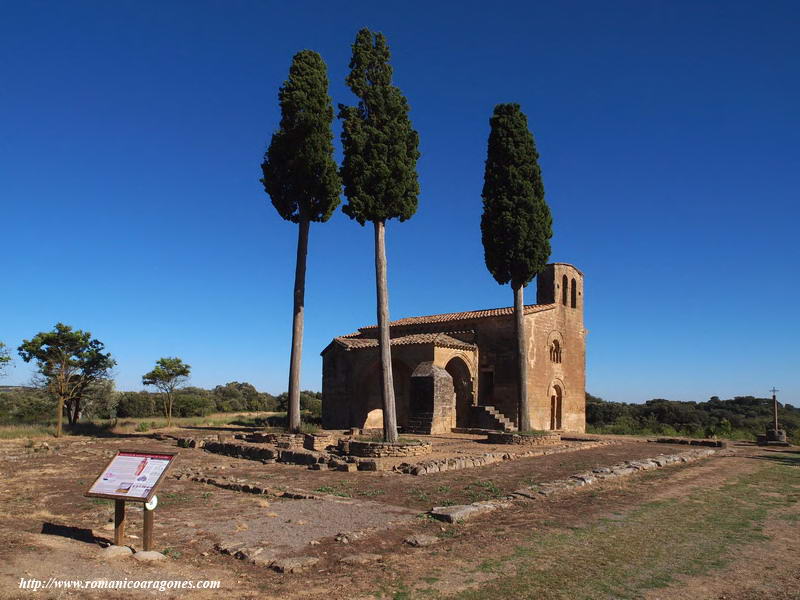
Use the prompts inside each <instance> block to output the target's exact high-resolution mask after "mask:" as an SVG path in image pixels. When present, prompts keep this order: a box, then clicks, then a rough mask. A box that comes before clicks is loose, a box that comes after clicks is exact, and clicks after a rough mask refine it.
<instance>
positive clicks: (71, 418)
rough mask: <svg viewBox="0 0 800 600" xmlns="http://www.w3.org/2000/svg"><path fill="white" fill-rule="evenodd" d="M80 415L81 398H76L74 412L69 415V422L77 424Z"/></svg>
mask: <svg viewBox="0 0 800 600" xmlns="http://www.w3.org/2000/svg"><path fill="white" fill-rule="evenodd" d="M80 415H81V399H80V398H76V399H75V400H73V405H72V414H70V415H67V416H68V417H69V424H70V425H75V423H77V422H78V418H79V417H80Z"/></svg>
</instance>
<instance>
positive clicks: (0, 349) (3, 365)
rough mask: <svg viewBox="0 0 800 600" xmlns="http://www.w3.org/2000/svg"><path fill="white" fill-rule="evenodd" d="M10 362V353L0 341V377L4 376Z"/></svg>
mask: <svg viewBox="0 0 800 600" xmlns="http://www.w3.org/2000/svg"><path fill="white" fill-rule="evenodd" d="M10 364H11V354H10V353H9V351H8V347H7V346H6V345H5V344H4V343H3V342H0V377H5V376H6V375H7V370H8V367H9V365H10Z"/></svg>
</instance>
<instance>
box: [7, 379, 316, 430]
mask: <svg viewBox="0 0 800 600" xmlns="http://www.w3.org/2000/svg"><path fill="white" fill-rule="evenodd" d="M56 402H57V400H56V399H55V398H54V397H53V396H52V395H51V394H49V393H48V391H47V389H41V388H34V387H6V388H0V424H3V425H5V424H16V423H44V422H51V421H52V420H53V417H54V416H55V413H56ZM287 404H288V394H287V393H286V392H284V393H283V394H280V395H279V396H273V395H272V394H268V393H266V392H259V391H258V390H256V388H255V387H253V385H252V384H250V383H246V382H238V381H231V382H229V383H226V384H225V385H218V386H216V387H215V388H214V389H212V390H207V389H203V388H199V387H185V388H181V389H178V390H175V391H174V393H173V406H172V416H174V417H204V416H207V415H210V414H212V413H235V412H262V411H264V412H267V411H274V412H285V411H286V409H287ZM300 408H301V410H303V411H307V414H308V415H309V417H316V418H319V417H320V416H321V415H322V394H321V393H320V392H313V391H309V390H303V391H301V392H300ZM82 411H83V412H82V415H81V417H82V420H97V419H114V418H141V417H164V408H163V395H162V394H160V393H154V392H148V391H141V392H119V391H115V390H114V382H113V381H110V380H106V381H103V382H100V383H98V384H97V385H95V386H93V387H92V388H90V389H89V390H88V391H87V392H86V394H85V395H84V397H83V403H82Z"/></svg>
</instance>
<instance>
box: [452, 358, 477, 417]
mask: <svg viewBox="0 0 800 600" xmlns="http://www.w3.org/2000/svg"><path fill="white" fill-rule="evenodd" d="M445 371H447V372H448V373H449V374H450V377H452V378H453V390H454V393H455V411H456V427H469V421H470V410H471V406H472V399H473V381H474V374H473V372H472V369H471V368H470V365H469V363H468V362H467V361H465V360H464V357H462V356H454V357H453V358H451V359H450V360H449V361H448V362H447V364H446V365H445Z"/></svg>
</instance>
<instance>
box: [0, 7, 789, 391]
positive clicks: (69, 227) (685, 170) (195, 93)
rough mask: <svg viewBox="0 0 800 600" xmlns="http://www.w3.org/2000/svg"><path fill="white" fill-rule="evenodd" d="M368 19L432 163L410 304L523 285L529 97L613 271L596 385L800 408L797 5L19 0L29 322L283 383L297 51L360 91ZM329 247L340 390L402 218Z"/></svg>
mask: <svg viewBox="0 0 800 600" xmlns="http://www.w3.org/2000/svg"><path fill="white" fill-rule="evenodd" d="M363 26H367V27H370V28H372V29H374V30H379V31H382V32H383V33H384V34H386V36H387V37H388V40H389V44H390V47H391V50H392V64H393V67H394V71H395V83H396V84H397V85H398V86H399V87H400V88H401V89H402V90H403V92H404V93H405V95H406V96H407V98H408V100H409V103H410V105H411V107H412V112H411V118H412V121H413V124H414V126H415V128H416V129H417V130H418V131H419V134H420V150H421V152H422V157H421V159H420V161H419V165H418V167H419V169H418V170H419V177H420V184H421V195H420V199H419V210H418V212H417V214H416V215H415V216H414V217H413V218H412V219H411V220H410V221H407V222H406V223H397V222H396V221H392V222H390V223H389V225H388V228H387V252H388V258H389V285H390V288H389V289H390V309H391V316H392V318H401V317H405V316H412V315H417V314H432V313H438V312H451V311H460V310H470V309H477V308H489V307H496V306H508V305H510V304H511V302H512V293H511V290H510V289H509V288H508V286H502V287H501V286H499V285H497V284H496V283H495V282H494V280H493V279H492V278H491V276H490V275H489V273H488V271H487V270H486V268H485V265H484V263H483V249H482V246H481V241H480V231H479V222H480V214H481V199H480V191H481V186H482V182H483V162H484V160H485V158H486V140H487V136H488V133H489V126H488V119H489V116H490V115H491V112H492V109H493V107H494V105H495V104H497V103H499V102H518V103H520V104H521V105H522V107H523V110H524V111H525V112H526V114H527V115H528V118H529V123H530V126H531V128H532V130H533V132H534V135H535V137H536V141H537V145H538V149H539V152H540V155H541V158H540V163H541V166H542V171H543V176H544V181H545V188H546V199H547V201H548V203H549V204H550V207H551V209H552V211H553V216H554V231H555V235H554V238H553V240H552V245H553V253H552V260H554V261H563V262H570V263H573V264H575V265H577V266H578V267H579V268H581V269H582V270H583V271H584V272H585V274H586V322H587V327H588V329H589V331H590V333H589V336H588V355H587V389H588V391H590V392H592V393H593V394H595V395H600V396H603V397H604V398H607V399H612V400H622V401H633V402H640V401H644V400H647V399H650V398H654V397H666V398H671V399H676V400H704V399H707V398H708V397H709V396H711V395H718V396H721V397H730V396H732V395H745V394H757V395H766V392H767V390H768V389H769V388H770V387H771V386H772V385H776V386H777V387H778V388H780V389H781V390H782V393H781V399H783V400H785V401H787V402H793V403H794V404H795V405H797V404H800V400H799V399H798V395H800V382H798V373H800V368H798V367H800V365H799V364H798V363H799V362H800V361H799V360H798V359H799V358H800V352H798V338H800V335H799V334H800V319H798V316H797V309H796V307H797V301H796V298H797V296H798V292H800V284H798V277H797V265H798V264H799V263H800V251H798V242H797V236H796V223H797V221H798V217H800V208H798V191H797V190H798V174H800V153H798V147H800V116H798V110H797V107H798V106H800V60H799V59H800V42H798V37H797V31H798V28H799V27H800V7H799V5H798V4H797V3H794V2H749V3H738V2H725V3H720V2H651V1H644V2H642V1H635V2H634V1H630V2H627V1H626V2H603V3H597V2H558V3H553V2H550V3H544V2H542V3H532V2H519V3H513V2H508V3H500V4H496V3H495V4H487V3H486V2H463V1H462V2H404V3H388V2H387V3H380V2H346V3H330V2H297V3H289V2H246V1H231V2H199V1H198V2H188V1H187V2H175V1H170V2H125V1H121V2H112V3H107V2H99V1H98V2H81V1H73V2H34V1H31V2H11V1H8V0H6V1H3V0H0V82H2V84H0V215H2V223H3V227H2V231H3V237H2V257H3V258H2V264H3V267H4V269H3V270H4V273H3V275H4V276H3V285H2V288H0V340H2V341H4V342H5V343H6V344H8V345H9V346H11V347H12V348H16V346H18V345H19V344H20V343H21V341H22V339H24V338H30V337H31V336H33V335H35V333H36V332H38V331H42V330H48V329H50V328H52V326H53V325H54V324H55V323H56V322H57V321H63V322H65V323H68V324H71V325H73V326H74V327H77V328H82V329H88V330H90V331H91V332H92V333H93V334H94V335H95V336H96V337H97V338H99V339H100V340H102V341H103V342H104V343H105V344H106V346H107V348H108V350H110V351H111V353H112V354H113V355H114V357H115V358H116V359H117V361H118V363H119V364H118V366H117V368H116V379H117V387H118V389H140V388H141V376H142V374H143V373H145V372H146V371H148V370H149V369H150V368H151V367H152V365H153V363H154V362H155V360H156V359H158V358H159V357H161V356H174V355H177V356H180V357H182V358H183V359H184V360H185V361H186V362H188V363H189V364H191V365H192V368H193V375H192V383H193V384H194V385H199V386H204V387H213V386H214V385H216V384H219V383H225V382H227V381H232V380H238V381H249V382H251V383H253V384H254V385H256V387H258V388H259V389H262V390H265V391H269V392H272V393H278V392H281V391H283V390H284V389H285V388H286V381H287V373H288V348H289V341H290V330H291V312H292V308H291V287H292V279H293V272H294V251H295V244H296V233H297V232H296V226H294V225H292V224H290V223H287V222H285V221H283V220H281V219H280V218H279V216H278V215H277V213H276V212H275V210H274V208H273V207H272V205H271V204H270V203H269V199H268V197H267V196H266V195H265V193H264V191H263V188H262V187H261V184H260V183H259V181H258V179H259V177H260V167H259V165H260V163H261V160H262V156H263V153H264V150H265V148H266V145H267V143H268V141H269V138H270V135H271V133H272V132H273V131H274V129H275V128H276V127H277V123H278V120H279V111H278V105H277V90H278V87H279V86H280V85H281V83H282V82H283V81H284V80H285V78H286V75H287V72H288V68H289V64H290V61H291V57H292V55H293V54H294V53H295V52H297V51H299V50H301V49H305V48H309V49H313V50H316V51H317V52H319V53H320V54H321V55H322V56H323V58H324V59H325V61H326V62H327V64H328V68H329V77H330V81H331V88H330V92H331V96H332V97H333V99H334V102H336V103H339V102H343V103H353V102H354V98H353V96H352V95H351V94H350V92H349V90H348V89H347V88H346V86H345V85H344V78H345V76H346V75H347V65H348V62H349V57H350V44H351V43H352V42H353V39H354V38H355V34H356V32H357V30H358V29H359V28H361V27H363ZM339 131H340V127H339V124H338V123H336V125H335V133H336V144H337V158H341V155H340V153H339V148H340V144H339V141H338V134H339ZM309 252H310V254H309V272H308V278H307V298H306V299H307V306H306V313H307V317H306V339H305V346H304V352H305V353H304V361H303V375H302V382H303V386H304V387H306V388H312V389H319V388H320V385H321V384H320V381H321V373H320V372H321V361H320V357H319V352H320V351H321V350H322V348H323V347H324V346H325V345H326V344H327V343H328V342H329V341H330V339H331V338H332V337H334V336H336V335H339V334H343V333H348V332H350V331H353V330H354V329H356V328H357V327H358V326H360V325H366V324H372V323H374V322H375V320H376V319H375V291H374V271H373V268H374V267H373V255H372V230H371V228H369V227H366V228H362V227H360V226H359V225H358V224H356V223H355V222H353V221H350V220H349V219H348V218H347V217H346V216H344V215H343V214H342V213H341V212H337V214H336V215H335V216H334V217H333V218H332V219H331V220H330V221H329V222H328V223H326V224H322V225H313V226H312V228H311V239H310V250H309ZM529 289H530V288H529ZM527 297H528V299H529V301H531V302H532V301H534V298H535V294H534V292H533V290H531V291H530V292H529V293H528V296H527ZM30 373H31V368H30V366H29V365H25V364H24V363H22V361H21V360H20V359H17V360H16V366H15V368H14V369H12V371H11V374H10V376H9V377H8V378H6V379H5V380H4V383H7V384H16V383H24V382H26V381H27V380H28V379H29V377H30Z"/></svg>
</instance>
